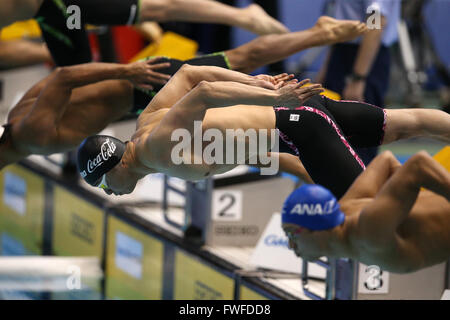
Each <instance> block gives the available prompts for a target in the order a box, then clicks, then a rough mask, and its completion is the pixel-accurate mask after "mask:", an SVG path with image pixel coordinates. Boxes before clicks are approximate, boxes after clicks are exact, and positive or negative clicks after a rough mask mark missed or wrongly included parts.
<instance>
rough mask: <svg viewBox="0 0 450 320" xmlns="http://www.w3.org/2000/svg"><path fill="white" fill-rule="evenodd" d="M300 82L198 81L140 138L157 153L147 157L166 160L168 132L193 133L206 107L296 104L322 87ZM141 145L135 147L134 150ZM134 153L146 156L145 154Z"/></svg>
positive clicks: (142, 156) (170, 145)
mask: <svg viewBox="0 0 450 320" xmlns="http://www.w3.org/2000/svg"><path fill="white" fill-rule="evenodd" d="M303 83H304V81H302V82H300V83H297V84H292V85H286V86H284V87H282V88H280V89H277V90H268V89H264V88H260V87H254V86H249V85H245V84H242V83H237V82H223V81H217V82H208V81H201V82H200V83H199V84H198V85H197V86H196V87H195V88H194V89H192V90H191V91H190V92H189V93H188V94H186V95H185V96H184V97H183V98H182V99H181V100H180V101H178V102H177V103H176V104H175V105H174V106H173V107H172V108H171V109H170V111H169V112H168V113H167V114H166V115H165V116H164V118H163V119H162V120H161V122H160V124H159V126H158V127H157V128H156V129H155V130H153V131H152V133H151V134H150V135H149V136H148V138H147V140H146V141H145V142H144V144H145V145H147V146H148V145H151V149H153V152H152V154H153V155H154V156H155V155H156V156H157V157H158V159H150V160H149V161H151V162H153V163H156V162H158V161H161V165H164V163H167V161H169V159H168V158H167V157H168V156H169V155H170V152H167V150H171V149H172V148H173V147H174V146H175V145H176V144H177V143H178V142H176V141H171V140H172V139H171V136H172V133H173V132H174V131H175V130H177V129H186V130H188V131H189V133H190V134H191V136H193V135H194V129H195V126H194V122H195V121H202V120H203V118H204V117H205V114H206V111H207V110H208V109H209V108H223V107H229V106H233V105H238V104H244V105H257V106H274V105H285V106H288V107H289V106H291V107H296V106H298V105H301V104H302V103H303V102H304V101H306V100H308V99H309V98H310V97H312V96H313V95H316V94H319V93H320V92H322V90H323V89H322V87H321V86H320V85H313V86H309V87H304V88H302V87H301V86H302V85H303ZM145 149H146V148H141V147H140V146H138V147H137V150H138V152H139V150H145ZM143 152H145V151H143ZM163 155H166V156H163ZM137 157H138V158H148V156H145V155H138V156H137Z"/></svg>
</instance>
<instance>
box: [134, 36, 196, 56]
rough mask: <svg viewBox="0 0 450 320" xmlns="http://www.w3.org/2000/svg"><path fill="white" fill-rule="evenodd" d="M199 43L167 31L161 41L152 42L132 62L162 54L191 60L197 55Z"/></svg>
mask: <svg viewBox="0 0 450 320" xmlns="http://www.w3.org/2000/svg"><path fill="white" fill-rule="evenodd" d="M197 50H198V43H197V42H196V41H194V40H191V39H188V38H185V37H183V36H180V35H179V34H176V33H173V32H166V33H164V35H163V36H162V39H161V41H160V42H159V43H158V44H156V43H152V44H150V45H149V46H147V47H146V48H145V49H143V50H142V51H141V52H139V53H138V54H137V55H136V56H134V57H133V58H132V59H131V60H130V62H136V61H139V60H142V59H145V58H147V57H152V56H155V57H157V56H162V57H170V58H173V59H178V60H189V59H192V58H194V57H195V55H196V53H197Z"/></svg>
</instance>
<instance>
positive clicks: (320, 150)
mask: <svg viewBox="0 0 450 320" xmlns="http://www.w3.org/2000/svg"><path fill="white" fill-rule="evenodd" d="M295 115H298V117H296V116H295ZM276 117H277V120H276V126H277V128H278V130H279V131H280V137H281V138H282V139H284V140H285V142H286V143H288V144H289V145H292V146H295V148H296V149H297V150H296V152H298V155H299V158H300V160H301V162H302V163H303V165H304V167H305V169H306V170H307V172H308V173H309V175H310V176H311V178H312V180H313V181H314V182H315V183H317V184H320V185H322V186H324V187H326V188H327V189H329V190H330V191H331V192H332V193H333V194H334V195H335V196H336V197H337V198H341V197H342V196H343V195H344V194H345V192H347V190H348V189H349V188H350V186H351V185H352V183H353V182H354V181H355V179H356V178H357V177H358V176H359V175H360V174H361V173H362V172H363V171H364V164H363V162H362V161H361V159H359V157H358V155H357V154H356V152H355V151H354V150H353V149H352V147H351V145H350V144H349V143H348V141H347V140H346V138H345V137H344V135H343V134H342V131H341V129H340V128H339V126H338V125H337V124H336V123H335V122H334V121H333V120H332V119H331V116H329V115H328V114H327V113H326V112H325V111H321V110H318V109H316V108H313V107H300V108H297V109H296V110H277V111H276Z"/></svg>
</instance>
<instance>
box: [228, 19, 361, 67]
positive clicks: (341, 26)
mask: <svg viewBox="0 0 450 320" xmlns="http://www.w3.org/2000/svg"><path fill="white" fill-rule="evenodd" d="M366 30H367V29H366V26H365V24H364V23H361V22H359V21H351V20H336V19H333V18H330V17H321V18H319V20H318V21H317V23H316V25H315V26H314V27H312V28H310V29H307V30H303V31H298V32H291V33H287V34H282V35H268V36H264V37H259V38H257V39H255V40H253V41H251V42H249V43H247V44H244V45H242V46H240V47H238V48H235V49H232V50H228V51H226V52H225V54H226V55H227V58H228V60H229V61H230V64H231V68H232V69H233V70H236V71H241V72H245V73H249V72H251V71H253V70H255V69H257V68H259V67H261V66H264V65H267V64H270V63H273V62H277V61H280V60H282V59H285V58H287V57H289V56H291V55H293V54H295V53H297V52H300V51H302V50H305V49H308V48H311V47H315V46H322V45H328V44H332V43H336V42H342V41H347V40H351V39H353V38H355V37H357V36H359V35H361V34H362V33H364V32H365V31H366Z"/></svg>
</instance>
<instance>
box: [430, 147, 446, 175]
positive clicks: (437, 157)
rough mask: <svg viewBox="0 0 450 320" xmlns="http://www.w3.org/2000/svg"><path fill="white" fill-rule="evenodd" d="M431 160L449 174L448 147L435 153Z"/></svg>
mask: <svg viewBox="0 0 450 320" xmlns="http://www.w3.org/2000/svg"><path fill="white" fill-rule="evenodd" d="M433 158H434V160H436V161H437V162H439V163H440V164H441V165H442V166H443V167H444V168H445V169H447V171H448V172H450V146H446V147H444V149H442V150H441V151H439V152H438V153H436V154H435V155H434V157H433Z"/></svg>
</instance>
